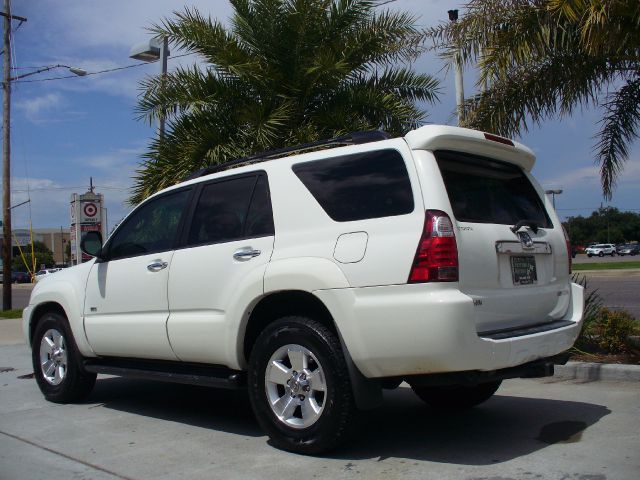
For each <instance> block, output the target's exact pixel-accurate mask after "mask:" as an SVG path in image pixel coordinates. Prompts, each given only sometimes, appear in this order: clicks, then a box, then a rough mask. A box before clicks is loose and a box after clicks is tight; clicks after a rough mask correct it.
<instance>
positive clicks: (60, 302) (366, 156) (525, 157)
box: [23, 126, 583, 453]
mask: <svg viewBox="0 0 640 480" xmlns="http://www.w3.org/2000/svg"><path fill="white" fill-rule="evenodd" d="M294 150H295V152H296V154H292V153H294ZM285 155H288V156H285ZM534 161H535V158H534V155H533V153H532V152H531V151H530V150H529V149H527V148H526V147H524V146H522V145H520V144H518V143H516V142H512V141H510V140H507V139H504V138H501V137H497V136H494V135H490V134H486V133H482V132H477V131H472V130H466V129H461V128H454V127H446V126H425V127H422V128H419V129H417V130H414V131H411V132H409V133H408V134H407V135H406V136H405V137H403V138H392V139H391V138H388V137H387V136H386V135H384V134H382V132H373V133H358V134H352V135H348V136H345V137H341V138H338V139H334V140H329V141H325V142H317V143H314V144H307V145H302V146H299V147H296V148H292V149H285V150H281V151H277V152H268V153H266V154H264V155H262V156H257V157H251V158H245V159H240V160H237V161H234V162H230V163H229V164H225V165H222V166H218V167H212V168H209V169H206V170H204V171H202V172H198V173H196V174H195V175H193V177H192V178H191V179H188V180H187V181H184V182H182V183H179V184H177V185H175V186H174V187H171V188H168V189H166V190H164V191H162V192H160V193H157V194H155V195H153V196H152V197H151V198H149V199H147V200H146V201H145V202H144V203H142V204H141V205H140V206H138V207H137V208H136V209H134V210H133V212H132V213H131V214H129V216H128V217H127V218H126V219H125V220H124V221H123V222H122V223H121V224H120V226H119V227H118V229H117V230H116V231H115V232H114V233H113V234H112V235H111V236H110V238H109V239H108V240H107V242H106V243H105V244H104V245H102V239H101V238H100V236H99V234H97V233H95V232H93V233H91V232H90V233H88V234H87V235H86V237H85V238H84V240H83V242H82V248H83V250H84V252H86V253H88V254H91V255H93V256H95V257H96V258H95V260H92V261H89V262H87V263H84V264H82V265H79V266H77V267H74V268H69V269H66V270H64V271H62V272H59V273H57V274H56V275H51V276H50V278H45V279H43V280H42V281H41V282H39V283H38V284H37V285H36V287H35V288H34V290H33V293H32V295H31V300H30V303H29V306H28V308H26V309H25V310H24V317H23V323H24V333H25V335H26V338H27V340H28V341H29V343H30V344H31V345H32V351H33V364H34V369H35V376H36V379H37V382H38V384H39V386H40V389H41V390H42V392H43V393H44V395H45V397H46V398H47V399H49V400H51V401H54V402H70V401H74V400H78V399H80V398H82V397H84V396H86V395H87V394H88V393H89V392H90V391H91V389H92V387H93V385H94V382H95V379H96V374H97V373H106V374H115V375H131V376H136V377H145V378H154V379H159V380H168V381H175V382H186V383H197V384H201V385H212V386H218V387H226V388H247V389H248V393H249V397H250V400H251V404H252V406H253V409H254V412H255V414H256V417H257V419H258V422H259V423H260V425H261V426H262V427H263V428H264V430H265V431H266V432H267V433H268V434H269V436H270V437H271V438H272V440H273V442H274V444H275V445H277V446H279V447H281V448H284V449H287V450H291V451H296V452H301V453H319V452H322V451H326V450H328V449H330V448H332V447H334V446H336V445H337V444H338V443H339V442H341V441H342V440H343V439H344V437H345V435H346V433H347V431H348V426H349V425H350V424H351V419H352V417H353V413H355V410H356V409H357V408H360V409H364V408H372V407H374V406H377V405H378V404H380V402H381V400H382V388H394V387H397V386H398V385H400V383H401V382H402V381H406V382H408V383H409V384H410V385H411V386H412V388H413V389H414V391H415V392H416V393H417V395H418V396H419V397H420V398H422V399H423V400H425V401H426V402H427V403H428V404H430V405H431V406H433V407H435V408H444V409H455V408H464V407H471V406H474V405H477V404H479V403H481V402H483V401H485V400H487V399H488V398H489V397H491V395H493V393H494V392H495V391H496V390H497V388H498V387H499V385H500V382H501V381H502V380H503V379H506V378H514V377H541V376H547V375H552V374H553V365H554V364H556V363H560V362H564V361H566V358H567V356H566V354H563V352H566V350H567V349H569V348H570V347H571V346H572V345H573V343H574V341H575V339H576V337H577V335H578V333H579V331H580V327H581V321H582V313H583V290H582V288H581V287H580V286H578V285H576V284H574V283H572V282H571V280H570V268H571V265H570V256H569V254H568V248H567V242H568V239H567V238H566V237H565V236H564V234H563V230H562V227H561V224H560V221H559V220H558V217H557V216H556V214H555V212H554V211H553V209H552V208H551V204H550V202H549V200H548V199H547V198H546V197H545V196H544V191H543V190H542V189H541V188H540V185H538V183H537V182H536V181H535V180H534V179H533V178H532V176H531V174H530V171H531V169H532V167H533V164H534ZM523 414H525V412H523Z"/></svg>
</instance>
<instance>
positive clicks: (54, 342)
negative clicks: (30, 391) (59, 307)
mask: <svg viewBox="0 0 640 480" xmlns="http://www.w3.org/2000/svg"><path fill="white" fill-rule="evenodd" d="M31 359H32V362H33V372H34V376H35V378H36V381H37V382H38V386H39V387H40V391H41V392H42V393H43V395H44V397H45V398H46V399H47V400H49V401H50V402H55V403H69V402H75V401H78V400H82V399H83V398H85V397H86V396H87V395H89V393H90V392H91V390H92V389H93V386H94V384H95V382H96V374H95V373H87V372H84V371H82V368H81V364H80V361H81V360H80V353H79V352H78V348H77V347H76V344H75V342H74V340H73V335H72V334H71V329H70V328H69V324H68V322H67V319H66V318H64V317H63V316H62V315H60V314H58V313H54V312H49V313H45V314H44V316H43V317H42V318H41V320H40V321H39V322H38V325H37V326H36V330H35V333H34V336H33V342H32V348H31Z"/></svg>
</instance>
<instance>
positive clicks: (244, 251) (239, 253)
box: [233, 247, 262, 262]
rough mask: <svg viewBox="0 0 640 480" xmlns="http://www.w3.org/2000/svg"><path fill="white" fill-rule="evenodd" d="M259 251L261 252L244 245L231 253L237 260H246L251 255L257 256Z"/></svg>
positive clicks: (250, 257)
mask: <svg viewBox="0 0 640 480" xmlns="http://www.w3.org/2000/svg"><path fill="white" fill-rule="evenodd" d="M261 253H262V252H261V251H260V250H254V249H253V248H251V247H244V248H241V249H240V250H236V251H235V252H234V254H233V258H234V259H235V260H238V261H239V262H246V261H247V260H251V259H252V258H253V257H257V256H258V255H260V254H261Z"/></svg>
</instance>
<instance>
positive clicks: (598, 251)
mask: <svg viewBox="0 0 640 480" xmlns="http://www.w3.org/2000/svg"><path fill="white" fill-rule="evenodd" d="M584 253H586V254H587V256H588V257H593V256H594V255H598V256H599V257H604V256H605V255H611V256H612V257H613V256H615V254H616V246H615V245H613V244H612V243H598V244H596V245H590V246H589V247H587V248H585V249H584Z"/></svg>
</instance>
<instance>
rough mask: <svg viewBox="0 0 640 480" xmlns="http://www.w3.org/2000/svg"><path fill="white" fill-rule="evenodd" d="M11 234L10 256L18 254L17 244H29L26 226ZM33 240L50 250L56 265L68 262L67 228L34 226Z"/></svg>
mask: <svg viewBox="0 0 640 480" xmlns="http://www.w3.org/2000/svg"><path fill="white" fill-rule="evenodd" d="M11 236H12V238H13V240H12V246H13V248H12V257H15V256H16V255H20V251H19V249H18V245H20V247H21V248H26V247H28V245H30V244H31V234H30V232H29V230H28V229H26V228H22V229H15V230H13V231H12V232H11ZM33 240H34V241H36V242H42V243H44V244H45V246H46V247H47V248H48V249H49V250H51V252H52V253H53V259H54V260H55V263H56V265H68V264H69V253H68V251H67V249H68V247H67V245H68V244H69V229H68V228H66V229H65V228H62V227H60V228H34V229H33ZM36 268H40V265H36Z"/></svg>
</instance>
